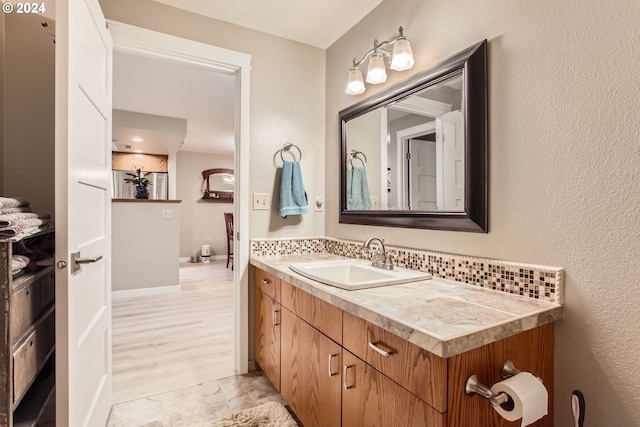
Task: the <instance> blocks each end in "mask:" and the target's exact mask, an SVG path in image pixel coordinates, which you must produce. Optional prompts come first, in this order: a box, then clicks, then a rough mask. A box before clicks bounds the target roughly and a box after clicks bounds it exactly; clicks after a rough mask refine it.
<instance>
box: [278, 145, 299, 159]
mask: <svg viewBox="0 0 640 427" xmlns="http://www.w3.org/2000/svg"><path fill="white" fill-rule="evenodd" d="M292 148H295V149H296V150H298V156H299V159H296V156H295V155H294V154H293V153H291V155H292V156H293V160H295V161H296V162H299V161H300V160H302V150H300V147H298V146H297V145H295V144H284V145H283V146H282V148H281V149H280V159H282V162H283V163H284V157H283V156H282V153H283V152H284V151H290V150H291V149H292Z"/></svg>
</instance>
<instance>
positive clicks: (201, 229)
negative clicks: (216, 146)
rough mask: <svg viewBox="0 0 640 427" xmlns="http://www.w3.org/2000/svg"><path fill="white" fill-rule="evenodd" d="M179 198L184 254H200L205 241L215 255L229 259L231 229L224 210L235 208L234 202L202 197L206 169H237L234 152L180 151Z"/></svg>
mask: <svg viewBox="0 0 640 427" xmlns="http://www.w3.org/2000/svg"><path fill="white" fill-rule="evenodd" d="M176 163H177V167H176V183H177V184H176V185H177V198H178V199H179V200H182V203H181V208H182V212H181V216H180V257H181V258H184V257H189V256H192V255H200V248H201V246H202V245H211V251H212V256H218V257H222V256H224V257H225V259H226V254H227V231H226V228H225V225H224V215H223V214H224V213H225V212H233V203H221V202H211V201H208V200H202V191H200V189H201V188H202V171H204V170H207V169H214V168H226V169H233V156H229V155H226V156H223V155H218V154H204V153H193V152H189V151H179V152H178V155H177V162H176Z"/></svg>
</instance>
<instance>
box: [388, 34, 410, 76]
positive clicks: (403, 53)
mask: <svg viewBox="0 0 640 427" xmlns="http://www.w3.org/2000/svg"><path fill="white" fill-rule="evenodd" d="M414 62H415V61H414V60H413V52H411V45H410V44H409V40H407V39H406V38H404V37H401V38H399V39H398V41H396V42H395V44H394V45H393V57H392V58H391V69H392V70H396V71H404V70H408V69H410V68H411V67H413V63H414Z"/></svg>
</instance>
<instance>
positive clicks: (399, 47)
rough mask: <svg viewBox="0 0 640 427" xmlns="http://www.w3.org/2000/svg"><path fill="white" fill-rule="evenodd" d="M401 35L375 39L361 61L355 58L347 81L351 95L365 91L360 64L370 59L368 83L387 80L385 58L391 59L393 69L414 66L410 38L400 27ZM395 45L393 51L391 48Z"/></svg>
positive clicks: (400, 69) (399, 69)
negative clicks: (381, 40) (379, 39)
mask: <svg viewBox="0 0 640 427" xmlns="http://www.w3.org/2000/svg"><path fill="white" fill-rule="evenodd" d="M398 31H399V32H400V35H399V36H397V37H395V38H394V39H392V40H389V41H384V42H382V43H378V40H374V41H373V49H371V50H370V51H368V52H367V53H365V54H364V56H363V57H362V59H361V60H360V61H356V58H353V66H352V67H351V68H349V79H348V81H347V90H346V91H345V92H346V93H347V94H349V95H360V94H361V93H363V92H364V91H365V85H364V80H363V78H362V71H361V70H360V66H361V65H362V64H363V63H364V61H366V60H367V59H369V69H368V71H367V80H366V81H367V83H370V84H379V83H384V82H385V81H386V80H387V70H386V68H385V60H390V65H389V67H390V68H391V69H392V70H396V71H404V70H408V69H410V68H411V67H413V64H414V62H415V61H414V60H413V53H412V52H411V45H410V44H409V40H408V39H407V38H406V37H405V36H404V34H403V31H404V29H403V28H402V27H400V28H399V29H398ZM391 46H393V51H389V48H390V47H391Z"/></svg>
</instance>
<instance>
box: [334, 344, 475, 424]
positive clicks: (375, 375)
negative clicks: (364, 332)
mask: <svg viewBox="0 0 640 427" xmlns="http://www.w3.org/2000/svg"><path fill="white" fill-rule="evenodd" d="M342 359H343V367H342V374H343V378H342V383H343V390H342V425H343V426H348V427H368V426H396V427H444V426H446V425H447V414H446V413H440V412H438V411H436V410H435V409H433V408H432V407H431V406H429V405H428V404H426V403H425V402H423V401H422V400H420V399H418V398H417V397H416V396H414V395H413V394H411V393H409V392H408V391H407V390H405V389H403V388H402V387H400V386H399V385H398V384H396V383H395V382H393V381H391V380H390V379H389V378H387V377H386V376H384V375H382V374H381V373H380V372H378V371H376V370H375V369H374V368H372V367H371V366H369V365H367V364H366V363H364V362H363V361H361V360H360V359H358V358H357V357H355V356H354V355H353V354H351V353H349V352H348V351H343V352H342ZM471 425H474V424H468V425H467V426H471Z"/></svg>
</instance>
